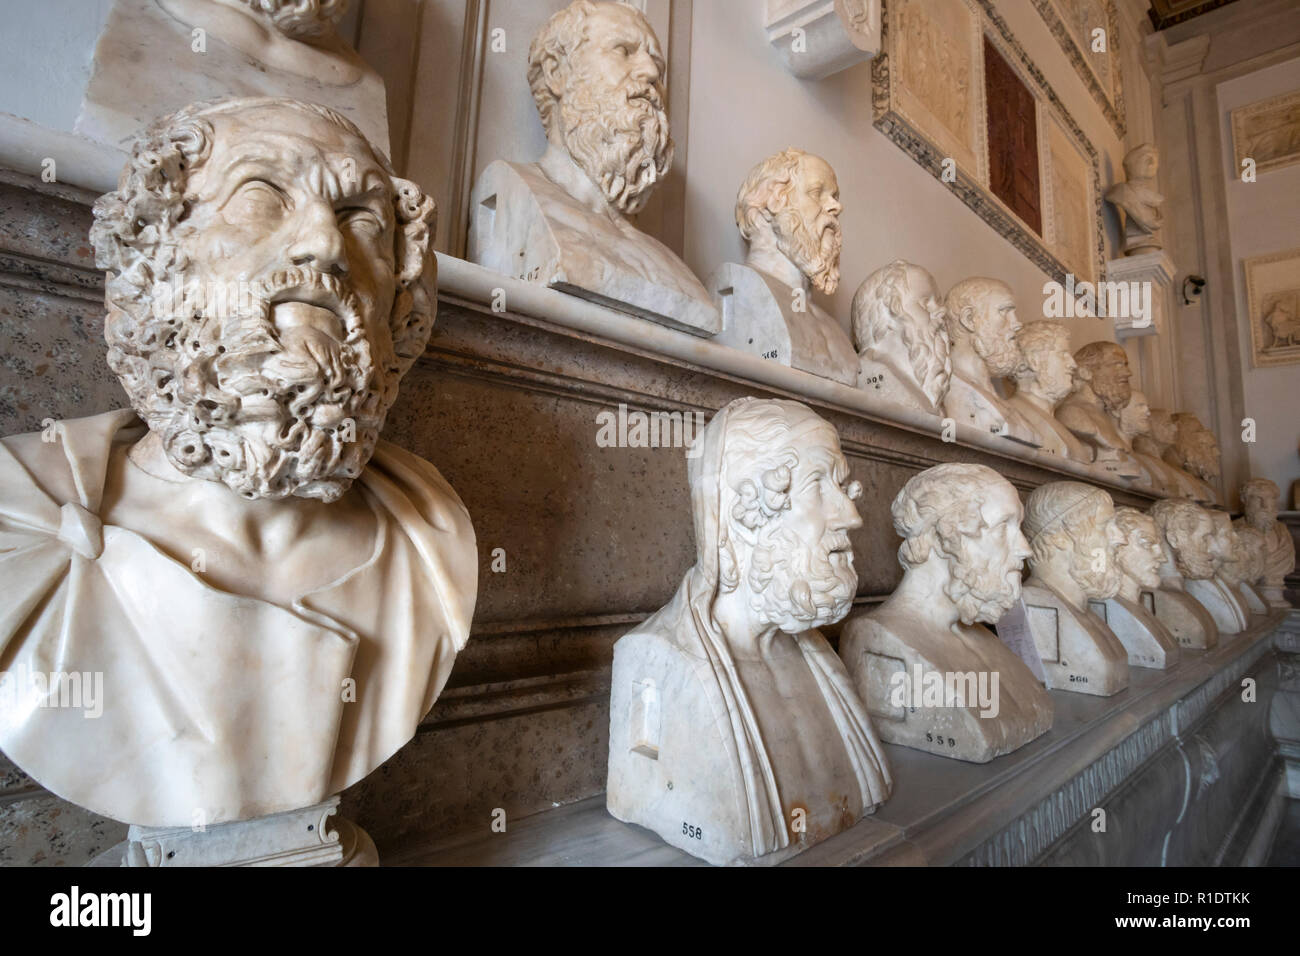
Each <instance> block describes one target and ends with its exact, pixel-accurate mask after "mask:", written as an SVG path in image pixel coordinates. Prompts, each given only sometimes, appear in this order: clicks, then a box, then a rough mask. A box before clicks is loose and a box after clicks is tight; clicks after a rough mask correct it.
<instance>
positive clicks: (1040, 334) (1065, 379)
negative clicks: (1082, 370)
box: [1008, 319, 1092, 462]
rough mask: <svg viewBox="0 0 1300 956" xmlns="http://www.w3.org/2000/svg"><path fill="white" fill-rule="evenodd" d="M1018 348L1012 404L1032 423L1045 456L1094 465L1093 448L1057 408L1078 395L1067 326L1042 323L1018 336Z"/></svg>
mask: <svg viewBox="0 0 1300 956" xmlns="http://www.w3.org/2000/svg"><path fill="white" fill-rule="evenodd" d="M1016 344H1017V345H1018V346H1019V347H1020V365H1019V367H1017V368H1016V370H1015V372H1014V373H1013V375H1012V378H1013V379H1014V380H1015V383H1016V391H1015V394H1014V395H1012V396H1011V398H1010V399H1009V400H1008V404H1010V405H1011V407H1012V408H1014V409H1015V410H1016V411H1017V412H1018V413H1019V414H1020V415H1021V416H1022V417H1023V418H1024V419H1025V420H1026V421H1028V422H1029V424H1030V426H1031V427H1032V428H1033V430H1034V434H1035V435H1037V436H1038V439H1039V441H1040V442H1042V445H1041V448H1042V450H1043V451H1044V452H1045V453H1047V454H1049V455H1059V456H1060V457H1062V458H1069V459H1071V460H1072V461H1080V462H1090V461H1092V448H1091V447H1090V446H1088V445H1085V444H1084V443H1083V442H1081V441H1079V439H1078V438H1076V437H1074V432H1072V431H1070V429H1068V428H1066V427H1065V426H1064V425H1063V424H1061V422H1060V421H1059V420H1058V419H1057V417H1056V407H1057V406H1058V405H1060V404H1061V402H1062V401H1063V400H1064V399H1065V398H1066V396H1068V395H1069V394H1070V393H1071V392H1072V391H1074V371H1075V369H1076V368H1077V367H1078V365H1077V363H1076V362H1075V361H1074V356H1073V355H1071V354H1070V330H1069V329H1067V328H1066V327H1065V323H1063V322H1055V321H1052V320H1051V319H1039V320H1037V321H1035V322H1030V323H1028V324H1027V325H1025V326H1024V327H1023V328H1021V330H1020V331H1019V332H1018V333H1016Z"/></svg>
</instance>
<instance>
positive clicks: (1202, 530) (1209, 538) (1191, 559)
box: [1151, 498, 1218, 581]
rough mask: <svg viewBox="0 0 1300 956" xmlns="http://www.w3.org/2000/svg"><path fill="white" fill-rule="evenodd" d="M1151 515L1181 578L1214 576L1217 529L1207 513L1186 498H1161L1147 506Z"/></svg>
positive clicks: (1201, 578) (1198, 578) (1199, 579)
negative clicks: (1149, 506) (1149, 507)
mask: <svg viewBox="0 0 1300 956" xmlns="http://www.w3.org/2000/svg"><path fill="white" fill-rule="evenodd" d="M1151 517H1152V518H1154V519H1155V522H1156V527H1157V528H1159V529H1160V534H1161V536H1162V537H1163V538H1164V543H1165V544H1166V545H1167V546H1168V549H1169V554H1170V555H1171V556H1172V557H1173V559H1174V568H1175V569H1176V570H1177V572H1178V573H1179V574H1180V575H1181V576H1183V577H1184V578H1189V579H1191V580H1193V581H1201V580H1204V579H1205V578H1212V577H1214V572H1215V570H1216V558H1215V554H1214V552H1215V548H1216V547H1217V545H1216V538H1217V536H1218V531H1217V529H1216V528H1215V526H1214V519H1213V518H1212V517H1211V516H1210V513H1209V512H1208V511H1206V510H1205V509H1204V508H1202V507H1201V506H1200V505H1198V504H1197V503H1196V502H1194V501H1192V500H1191V499H1189V498H1165V499H1163V500H1161V501H1157V502H1156V503H1155V504H1154V505H1152V506H1151Z"/></svg>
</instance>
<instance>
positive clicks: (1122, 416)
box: [1116, 388, 1182, 498]
mask: <svg viewBox="0 0 1300 956" xmlns="http://www.w3.org/2000/svg"><path fill="white" fill-rule="evenodd" d="M1116 424H1117V425H1118V426H1119V433H1120V436H1121V437H1122V438H1123V439H1124V440H1125V441H1127V442H1128V443H1129V447H1130V448H1132V449H1133V457H1134V458H1136V459H1137V464H1138V467H1139V468H1141V469H1142V476H1141V477H1140V478H1139V481H1140V482H1141V483H1142V484H1144V485H1146V486H1148V487H1149V488H1151V489H1152V490H1153V491H1155V492H1157V493H1158V494H1162V495H1165V496H1167V497H1175V498H1176V497H1178V496H1180V495H1181V494H1182V486H1181V485H1180V483H1179V481H1178V478H1177V476H1176V475H1175V474H1174V470H1173V469H1172V468H1171V467H1170V466H1169V465H1167V464H1165V463H1164V462H1163V461H1161V460H1160V459H1159V458H1152V457H1151V456H1149V455H1144V454H1143V453H1141V452H1139V451H1138V450H1137V448H1136V447H1134V444H1133V443H1134V442H1135V441H1136V440H1137V438H1138V436H1139V435H1145V434H1147V433H1149V432H1150V431H1151V405H1150V403H1149V402H1148V401H1147V397H1146V395H1145V394H1144V393H1142V392H1140V391H1138V390H1137V389H1136V388H1135V389H1133V391H1132V394H1131V395H1130V396H1129V400H1128V402H1127V403H1126V404H1125V405H1124V407H1123V408H1121V409H1120V410H1119V418H1118V420H1117V421H1116Z"/></svg>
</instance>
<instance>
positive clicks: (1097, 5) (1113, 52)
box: [1033, 0, 1127, 139]
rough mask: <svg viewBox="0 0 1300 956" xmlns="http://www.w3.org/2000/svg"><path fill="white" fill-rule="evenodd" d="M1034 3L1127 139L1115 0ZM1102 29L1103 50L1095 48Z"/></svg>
mask: <svg viewBox="0 0 1300 956" xmlns="http://www.w3.org/2000/svg"><path fill="white" fill-rule="evenodd" d="M1033 4H1034V8H1035V9H1036V10H1037V11H1038V13H1039V14H1040V15H1041V16H1042V18H1043V20H1044V21H1045V22H1046V23H1047V27H1048V29H1050V30H1051V31H1052V36H1054V37H1056V42H1057V43H1059V44H1060V45H1061V49H1062V50H1063V51H1064V52H1065V55H1066V56H1067V57H1068V58H1069V60H1070V63H1071V64H1073V65H1074V69H1075V71H1076V72H1077V73H1078V74H1079V77H1080V79H1082V80H1083V82H1084V84H1085V85H1086V86H1087V87H1088V91H1089V92H1090V93H1092V97H1093V99H1095V100H1096V101H1097V105H1098V106H1100V107H1101V111H1102V112H1103V113H1104V114H1105V115H1106V119H1107V121H1109V123H1110V125H1111V127H1112V128H1113V129H1114V130H1115V135H1116V136H1118V137H1119V138H1120V139H1123V138H1124V133H1125V132H1126V130H1127V120H1126V117H1125V112H1124V74H1123V71H1122V70H1121V69H1120V63H1121V62H1122V61H1121V59H1120V55H1119V46H1118V44H1119V42H1120V31H1119V14H1118V12H1117V10H1116V8H1115V0H1033ZM1099 29H1100V30H1103V31H1105V32H1104V36H1103V38H1102V39H1103V40H1104V47H1105V48H1104V49H1103V50H1098V49H1095V47H1096V46H1097V43H1096V40H1097V36H1096V34H1095V32H1094V31H1096V30H1099Z"/></svg>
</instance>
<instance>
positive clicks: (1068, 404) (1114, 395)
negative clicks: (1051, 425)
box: [1056, 342, 1142, 480]
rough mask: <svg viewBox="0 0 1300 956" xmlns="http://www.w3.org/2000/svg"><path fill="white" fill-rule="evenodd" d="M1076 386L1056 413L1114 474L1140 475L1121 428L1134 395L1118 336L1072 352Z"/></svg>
mask: <svg viewBox="0 0 1300 956" xmlns="http://www.w3.org/2000/svg"><path fill="white" fill-rule="evenodd" d="M1074 360H1075V362H1076V363H1077V365H1078V368H1077V369H1076V371H1075V383H1074V391H1073V392H1072V393H1071V394H1070V396H1069V397H1068V398H1067V399H1066V400H1065V401H1064V402H1062V403H1061V406H1060V407H1059V408H1058V409H1057V410H1056V417H1057V418H1059V419H1060V420H1061V423H1062V424H1064V425H1065V427H1066V428H1068V429H1070V431H1072V432H1074V435H1075V437H1076V438H1078V439H1079V440H1080V441H1082V442H1083V443H1084V444H1086V445H1089V446H1091V447H1092V450H1093V461H1095V462H1096V463H1097V465H1098V467H1099V468H1101V469H1102V470H1103V471H1104V472H1105V473H1106V474H1107V475H1109V476H1110V477H1112V478H1123V479H1126V480H1132V479H1135V478H1140V477H1142V469H1141V468H1140V467H1138V463H1137V460H1136V459H1135V458H1134V457H1133V448H1132V446H1131V445H1130V444H1129V442H1128V439H1127V438H1125V437H1124V434H1123V432H1121V431H1120V426H1119V416H1120V413H1121V412H1122V411H1123V409H1124V406H1125V405H1127V404H1128V402H1129V399H1130V398H1132V397H1133V385H1132V373H1131V372H1130V371H1129V367H1128V355H1127V354H1126V353H1125V352H1124V348H1123V346H1121V345H1119V344H1117V343H1115V342H1089V343H1088V344H1087V345H1085V346H1084V347H1083V348H1081V349H1079V350H1078V351H1077V352H1075V353H1074Z"/></svg>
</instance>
